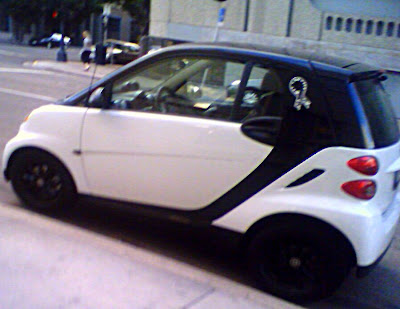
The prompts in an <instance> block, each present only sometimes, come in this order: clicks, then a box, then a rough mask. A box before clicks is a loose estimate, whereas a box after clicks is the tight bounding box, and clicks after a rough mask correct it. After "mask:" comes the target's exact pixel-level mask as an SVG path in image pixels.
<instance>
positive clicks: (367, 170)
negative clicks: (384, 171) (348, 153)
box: [347, 156, 378, 176]
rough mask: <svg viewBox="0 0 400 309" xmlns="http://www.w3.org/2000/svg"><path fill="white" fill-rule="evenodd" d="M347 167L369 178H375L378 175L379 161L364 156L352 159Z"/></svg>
mask: <svg viewBox="0 0 400 309" xmlns="http://www.w3.org/2000/svg"><path fill="white" fill-rule="evenodd" d="M347 165H348V166H349V167H351V168H352V169H353V170H355V171H357V172H359V173H361V174H364V175H368V176H373V175H376V173H378V161H377V160H376V158H375V157H371V156H364V157H358V158H354V159H351V160H350V161H348V162H347Z"/></svg>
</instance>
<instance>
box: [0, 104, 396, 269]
mask: <svg viewBox="0 0 400 309" xmlns="http://www.w3.org/2000/svg"><path fill="white" fill-rule="evenodd" d="M131 117H135V121H130V118H131ZM143 118H144V119H145V120H147V121H146V124H147V125H146V126H144V125H143V124H141V123H140V121H141V119H143ZM149 118H150V119H149ZM171 118H176V116H171ZM168 120H169V117H167V118H165V116H164V115H156V114H144V113H137V115H132V116H131V115H129V114H128V115H126V113H125V112H116V111H104V110H99V109H93V110H92V109H88V108H85V107H82V108H76V107H68V106H62V105H46V106H43V107H41V108H39V109H37V110H35V111H34V112H32V114H31V115H30V117H29V120H28V121H27V122H26V123H24V124H22V126H21V128H20V131H19V133H18V135H17V136H16V137H14V138H13V139H12V140H10V141H9V142H8V143H7V146H6V148H5V150H4V155H3V162H2V163H3V164H2V166H3V170H4V169H5V168H6V167H7V166H8V160H9V158H10V156H11V154H12V153H13V152H15V151H16V150H18V149H20V148H23V147H36V148H39V149H43V150H46V151H47V152H49V153H51V154H53V155H54V156H55V157H57V158H59V159H60V160H61V161H62V162H63V163H64V164H65V166H66V167H67V168H68V170H69V171H70V172H71V174H72V177H73V179H74V181H75V183H76V185H77V188H78V192H79V193H81V194H89V195H95V196H100V197H104V198H111V199H118V200H122V201H126V202H136V203H144V204H149V205H157V206H163V207H168V208H175V209H179V210H196V209H200V208H201V207H202V205H208V204H209V203H211V202H212V201H213V200H215V199H216V198H217V197H218V194H219V193H220V192H221V191H222V192H225V191H227V190H229V189H230V188H231V187H233V186H234V185H235V184H236V182H237V180H242V179H243V178H244V177H246V176H247V174H248V172H251V171H253V170H254V168H255V167H256V166H257V165H258V164H260V162H261V161H262V160H263V159H265V157H266V156H267V154H268V153H269V152H270V151H271V149H272V147H269V146H266V145H262V144H261V143H254V142H252V141H250V140H248V139H246V138H245V137H243V136H241V135H240V131H239V128H238V125H236V124H231V123H222V124H221V123H219V122H217V121H210V120H203V119H199V120H197V119H191V118H189V119H185V118H182V119H178V125H177V122H176V121H172V122H169V121H168ZM172 120H175V119H172ZM188 122H189V124H190V125H188ZM179 123H180V125H179ZM149 124H152V125H153V126H154V127H152V126H149ZM116 126H117V127H116ZM121 128H123V129H124V130H126V131H127V132H138V131H139V130H140V138H138V139H136V138H133V139H132V140H129V138H127V137H126V136H125V135H122V134H120V131H119V130H121ZM193 128H195V129H193ZM106 131H109V132H111V133H112V134H111V135H110V136H108V137H107V138H106V139H104V138H99V136H105V132H106ZM154 131H156V132H157V131H161V132H163V133H165V134H168V135H170V136H172V137H173V138H172V139H169V140H167V141H165V140H164V141H160V142H158V140H159V136H157V134H154ZM204 137H206V138H204ZM221 137H222V138H221ZM155 139H156V140H157V142H156V143H154V140H155ZM238 140H239V142H240V143H242V145H240V144H239V145H240V147H237V148H235V149H234V150H233V151H230V152H226V151H224V150H223V149H231V143H232V142H233V141H236V142H237V141H238ZM110 141H113V145H118V148H117V149H118V150H114V151H113V149H111V148H110V145H109V144H108V142H110ZM193 141H195V142H194V143H193V146H194V147H192V148H188V147H184V146H185V145H186V144H187V143H192V142H193ZM114 143H116V144H114ZM196 145H198V147H199V149H196ZM78 149H80V150H81V151H82V156H77V155H76V154H75V153H74V151H75V150H78ZM124 149H126V150H124ZM129 149H132V151H129ZM139 149H140V151H136V150H139ZM201 149H207V150H208V151H207V152H201V151H200V150H201ZM171 151H172V152H171ZM398 153H400V143H397V144H396V145H393V146H391V147H388V148H386V149H380V150H378V151H376V150H373V151H371V150H360V149H351V148H344V147H338V148H328V149H325V150H323V151H321V152H319V153H318V154H316V155H314V156H313V157H311V158H309V159H308V160H307V161H305V162H303V163H302V164H300V165H299V166H297V167H296V168H294V169H293V170H292V171H290V172H289V173H287V174H285V175H284V176H282V177H281V178H279V179H278V180H276V181H275V182H274V183H272V184H270V185H269V186H267V187H266V188H264V189H263V190H262V191H260V192H258V193H257V194H256V195H254V196H253V197H251V198H250V199H248V200H246V201H245V202H244V203H242V204H241V205H240V206H239V207H237V208H235V209H233V210H232V211H230V212H229V213H227V214H225V215H224V216H222V217H221V218H218V219H216V220H214V221H213V222H212V224H213V225H215V226H218V227H222V228H226V229H229V230H233V231H236V232H240V233H246V231H247V230H248V229H249V228H250V227H251V226H252V225H253V224H254V223H256V222H257V221H259V220H260V219H262V218H265V217H268V216H272V215H276V214H281V213H295V214H303V215H307V216H311V217H314V218H318V219H320V220H323V221H324V222H327V223H329V224H331V225H332V226H334V227H335V228H337V229H338V230H339V231H341V232H342V233H343V234H344V235H345V236H346V237H347V238H348V239H349V241H350V242H351V244H352V245H353V247H354V250H355V252H356V257H357V265H359V266H368V265H370V264H372V263H374V262H375V261H376V260H377V259H378V257H379V256H380V255H381V254H382V253H383V252H384V251H385V249H386V248H387V247H388V245H389V243H390V241H391V240H392V238H393V235H394V232H395V228H396V224H397V221H398V218H399V216H400V195H399V194H398V193H396V194H395V195H394V194H390V195H388V194H387V192H384V191H381V192H379V194H377V196H376V197H375V198H374V199H372V200H370V201H363V202H360V201H358V200H356V199H354V198H353V197H351V196H349V195H348V194H346V193H345V192H343V191H342V190H341V189H340V184H341V183H343V182H344V181H346V180H351V179H354V178H360V175H359V174H358V173H357V172H355V171H352V170H350V169H349V168H347V166H346V165H344V164H343V162H347V161H348V160H349V159H351V158H354V157H359V156H364V155H370V154H373V155H374V156H375V157H377V158H378V159H379V162H380V168H381V170H382V171H381V172H380V173H379V174H378V175H376V176H374V179H376V180H377V182H379V183H380V182H388V181H389V182H390V184H388V186H391V181H390V179H391V178H389V180H388V178H387V177H386V174H387V173H389V174H393V171H397V170H399V169H400V159H399V158H398V155H397V154H398ZM249 154H250V156H249ZM113 156H115V158H114V160H116V161H118V162H120V163H119V165H114V166H111V164H112V163H113V162H115V161H112V160H110V158H112V157H113ZM246 156H247V157H248V159H247V160H244V159H243V157H246ZM310 165H311V166H313V167H317V168H321V169H325V170H326V173H324V174H323V175H321V176H320V177H318V178H317V179H316V180H315V181H313V182H309V183H306V184H304V185H302V186H301V187H294V188H286V186H287V185H288V184H290V183H291V182H292V181H293V179H297V178H299V177H301V176H302V175H304V174H305V173H306V171H307V170H308V169H309V166H310ZM340 165H342V169H338V166H340ZM227 170H229V171H228V172H226V171H227ZM3 172H4V171H3ZM221 173H222V174H224V176H226V177H224V178H223V179H222V180H221V178H220V177H219V176H218V175H221ZM194 175H195V176H196V177H194ZM217 178H218V179H219V181H218V182H217V181H215V179H217ZM361 178H362V177H361ZM113 184H114V185H113ZM154 187H157V188H158V189H157V191H156V192H154V191H153V190H152V189H153V188H154ZM388 196H390V199H391V200H388Z"/></svg>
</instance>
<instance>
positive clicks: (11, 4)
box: [0, 0, 101, 42]
mask: <svg viewBox="0 0 400 309" xmlns="http://www.w3.org/2000/svg"><path fill="white" fill-rule="evenodd" d="M0 5H1V6H2V7H3V8H4V10H5V12H6V14H8V15H10V16H11V17H12V20H13V23H14V27H13V37H14V39H15V40H16V41H18V42H21V41H22V40H23V36H24V33H25V30H26V29H27V28H28V27H30V26H31V25H32V24H36V25H38V24H39V23H40V22H43V23H44V22H46V21H48V20H53V23H56V24H57V25H58V26H57V27H58V29H57V30H56V31H60V32H63V33H64V32H65V31H66V30H67V29H68V28H71V27H74V26H75V25H80V24H81V23H82V22H83V21H84V20H85V19H88V18H89V17H90V14H91V13H94V12H101V5H100V1H99V0H0ZM37 28H38V27H37ZM53 30H54V29H52V31H53Z"/></svg>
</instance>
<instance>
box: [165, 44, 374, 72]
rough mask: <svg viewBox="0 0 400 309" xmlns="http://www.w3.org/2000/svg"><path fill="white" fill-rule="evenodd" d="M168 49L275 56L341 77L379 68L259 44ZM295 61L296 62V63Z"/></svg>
mask: <svg viewBox="0 0 400 309" xmlns="http://www.w3.org/2000/svg"><path fill="white" fill-rule="evenodd" d="M168 49H176V50H182V49H193V50H195V49H201V50H205V49H220V50H221V51H234V50H235V51H238V50H242V52H244V53H245V52H246V51H247V52H261V53H267V54H269V55H275V56H276V57H277V58H280V57H281V59H282V61H287V60H288V59H290V60H291V62H297V61H298V62H299V64H300V63H304V61H307V62H312V65H313V66H314V67H315V68H316V69H319V70H323V71H331V72H332V71H335V73H339V74H343V75H347V76H349V75H353V74H360V73H363V72H376V71H379V68H376V67H373V66H370V65H367V64H364V63H359V62H356V61H354V60H349V59H346V58H341V57H336V56H328V55H322V54H321V53H318V52H316V51H307V50H301V51H300V50H298V49H295V48H290V49H289V48H287V47H279V46H264V45H259V44H248V43H236V42H201V43H184V44H178V45H175V46H171V47H168ZM296 60H297V61H296Z"/></svg>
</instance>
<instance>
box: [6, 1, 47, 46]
mask: <svg viewBox="0 0 400 309" xmlns="http://www.w3.org/2000/svg"><path fill="white" fill-rule="evenodd" d="M43 2H44V0H0V4H1V5H2V6H3V7H4V9H5V12H6V13H7V14H8V15H10V16H11V18H12V20H13V37H14V39H15V40H16V41H17V42H22V40H23V38H24V34H25V31H26V29H27V27H29V26H30V25H31V24H32V23H34V22H35V21H37V20H38V19H40V18H41V14H42V11H41V10H40V9H38V8H41V7H42V6H43Z"/></svg>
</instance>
